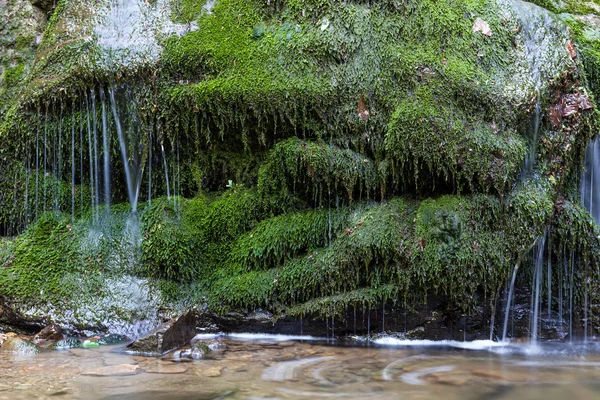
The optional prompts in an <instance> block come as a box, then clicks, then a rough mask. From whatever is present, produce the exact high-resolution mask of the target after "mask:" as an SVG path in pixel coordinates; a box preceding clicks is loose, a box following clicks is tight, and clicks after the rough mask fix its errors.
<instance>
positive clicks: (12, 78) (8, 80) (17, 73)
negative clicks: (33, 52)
mask: <svg viewBox="0 0 600 400" xmlns="http://www.w3.org/2000/svg"><path fill="white" fill-rule="evenodd" d="M24 72H25V65H24V64H19V65H17V66H16V67H13V68H8V69H7V70H6V72H5V73H4V83H5V85H6V86H7V87H11V86H15V85H16V84H17V83H19V81H20V80H21V78H22V77H23V73H24Z"/></svg>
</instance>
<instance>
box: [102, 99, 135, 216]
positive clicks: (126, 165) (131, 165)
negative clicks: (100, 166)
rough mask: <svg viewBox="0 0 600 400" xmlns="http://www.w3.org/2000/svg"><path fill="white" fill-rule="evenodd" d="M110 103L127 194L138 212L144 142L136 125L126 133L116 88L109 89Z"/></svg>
mask: <svg viewBox="0 0 600 400" xmlns="http://www.w3.org/2000/svg"><path fill="white" fill-rule="evenodd" d="M108 93H109V96H110V103H111V107H112V112H113V117H114V120H115V127H116V129H117V135H118V137H119V146H120V148H121V157H122V160H123V169H124V170H125V180H126V183H127V195H128V196H129V203H130V205H131V211H132V212H134V213H136V212H137V205H138V199H139V195H140V188H141V185H142V175H143V173H144V162H143V161H142V158H143V156H142V155H143V154H144V152H143V144H142V143H141V141H136V139H140V138H138V137H135V136H137V135H135V132H136V127H131V126H130V127H129V130H130V133H132V135H131V136H133V137H129V136H130V135H126V133H125V131H124V130H123V127H122V125H121V119H120V118H119V112H118V109H117V101H116V100H115V90H114V89H109V91H108Z"/></svg>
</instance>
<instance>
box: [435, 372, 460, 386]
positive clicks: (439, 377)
mask: <svg viewBox="0 0 600 400" xmlns="http://www.w3.org/2000/svg"><path fill="white" fill-rule="evenodd" d="M429 379H430V380H431V381H432V382H435V383H437V384H440V385H451V386H464V385H465V384H466V383H467V382H469V378H468V377H466V376H462V375H456V374H454V375H450V374H438V373H434V374H431V375H429Z"/></svg>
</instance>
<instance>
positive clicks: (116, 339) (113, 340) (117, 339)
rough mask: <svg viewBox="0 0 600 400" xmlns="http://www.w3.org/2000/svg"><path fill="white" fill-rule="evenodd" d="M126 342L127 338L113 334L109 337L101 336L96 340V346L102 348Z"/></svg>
mask: <svg viewBox="0 0 600 400" xmlns="http://www.w3.org/2000/svg"><path fill="white" fill-rule="evenodd" d="M127 340H128V338H127V336H123V335H118V334H116V333H113V334H110V335H105V336H102V337H101V338H100V339H98V340H97V342H98V344H100V345H102V346H107V345H112V344H119V343H123V342H126V341H127Z"/></svg>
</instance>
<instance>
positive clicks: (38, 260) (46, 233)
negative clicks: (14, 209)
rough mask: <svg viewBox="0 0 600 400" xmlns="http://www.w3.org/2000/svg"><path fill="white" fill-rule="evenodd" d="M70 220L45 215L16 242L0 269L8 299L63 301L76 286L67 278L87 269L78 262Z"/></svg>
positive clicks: (0, 281)
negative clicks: (66, 278)
mask: <svg viewBox="0 0 600 400" xmlns="http://www.w3.org/2000/svg"><path fill="white" fill-rule="evenodd" d="M69 222H70V220H69V219H67V218H64V217H63V216H54V215H51V214H46V215H44V216H43V217H42V218H40V219H39V220H38V222H37V223H36V224H35V225H33V226H32V227H31V228H30V229H29V230H28V231H27V232H26V233H25V234H23V235H21V236H20V237H19V238H18V239H16V241H15V242H14V243H13V247H12V249H11V253H12V254H11V255H10V257H9V259H8V261H6V262H5V263H4V264H3V268H1V269H0V291H1V292H2V293H3V295H4V296H6V297H7V298H9V299H19V300H21V301H31V300H33V299H35V301H40V302H41V301H49V302H55V303H60V302H62V301H63V300H64V298H68V297H70V296H71V294H72V292H73V291H74V290H77V289H76V287H73V286H72V285H69V284H68V283H67V282H66V280H65V277H66V276H67V275H68V274H69V273H75V272H81V273H83V272H84V271H85V268H84V265H83V264H80V263H79V257H78V256H77V247H76V242H75V234H74V232H73V228H72V226H71V225H69Z"/></svg>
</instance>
